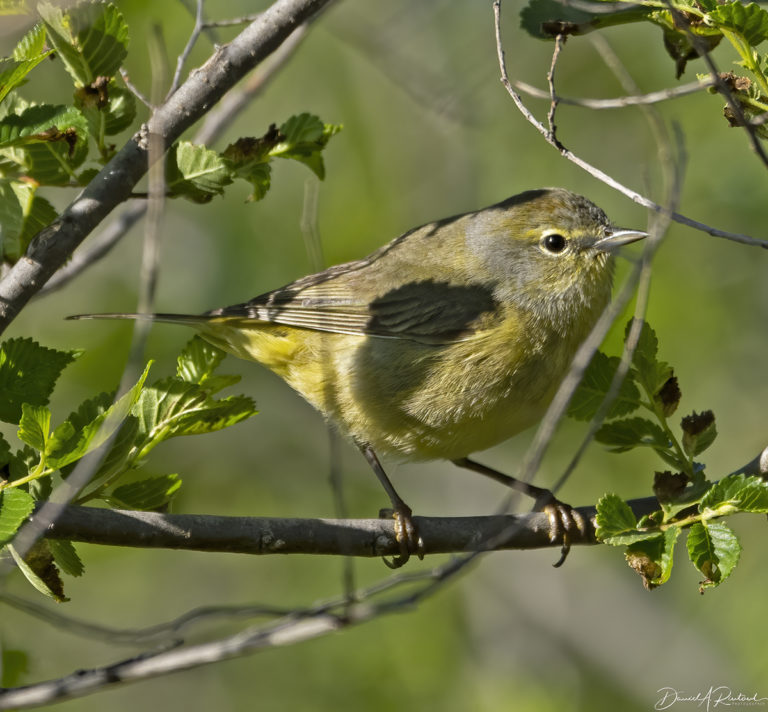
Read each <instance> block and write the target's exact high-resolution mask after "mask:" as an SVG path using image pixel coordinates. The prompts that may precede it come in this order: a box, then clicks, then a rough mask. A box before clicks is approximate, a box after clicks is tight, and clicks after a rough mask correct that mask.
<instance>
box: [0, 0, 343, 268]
mask: <svg viewBox="0 0 768 712" xmlns="http://www.w3.org/2000/svg"><path fill="white" fill-rule="evenodd" d="M37 16H38V18H39V22H38V23H37V24H36V25H35V26H34V27H33V28H32V29H31V30H30V31H29V32H27V34H26V35H24V37H23V38H22V39H21V40H20V41H19V43H18V44H17V45H16V47H15V49H14V51H13V54H12V56H10V57H7V58H4V59H0V259H2V260H3V261H6V262H9V263H14V262H15V261H17V260H18V259H19V258H20V257H21V256H22V255H23V254H24V252H25V250H26V248H27V246H28V245H29V242H30V241H31V240H32V238H33V237H34V236H35V235H36V234H37V233H38V232H39V231H40V230H41V229H43V228H44V227H45V226H47V225H49V224H50V223H51V222H53V220H55V218H56V217H57V211H56V210H55V208H54V207H53V206H52V204H51V203H50V202H49V201H48V199H47V198H45V197H44V196H43V195H41V194H40V191H39V188H40V187H41V186H44V187H50V186H56V187H78V186H84V185H87V184H88V183H89V182H90V181H91V180H92V179H93V177H94V176H95V175H96V173H97V172H98V170H99V168H100V167H101V166H103V165H105V164H106V163H107V162H108V161H109V160H110V159H111V158H112V157H113V156H114V155H115V152H116V147H115V145H114V144H113V143H110V137H112V136H115V135H117V134H120V133H122V132H124V131H127V130H129V129H132V130H134V131H136V130H137V129H138V127H139V118H138V111H137V104H136V100H135V98H134V95H133V93H132V92H131V91H130V90H129V89H128V88H127V87H126V86H121V84H120V81H121V77H120V75H119V72H120V69H121V67H122V64H123V62H124V61H125V59H126V56H127V54H128V44H129V31H128V26H127V24H126V22H125V20H124V18H123V15H122V14H121V12H120V11H119V9H118V7H117V5H115V4H112V3H94V2H80V3H78V4H76V5H73V6H71V7H67V8H63V7H58V6H55V5H53V4H51V3H49V2H46V1H43V2H40V3H38V5H37ZM53 56H55V57H57V58H58V59H59V60H60V62H57V63H55V64H48V63H47V64H46V66H47V67H48V71H58V70H57V67H58V65H61V66H63V67H64V69H65V70H66V72H67V74H68V77H69V80H70V81H71V83H72V87H73V95H72V102H71V103H70V104H67V105H63V104H61V105H54V104H48V103H35V102H32V101H29V100H27V99H25V98H22V96H21V95H20V94H19V92H18V91H17V90H18V89H19V88H20V87H22V86H23V85H24V84H25V83H26V81H27V77H28V75H29V73H30V72H32V71H33V70H34V69H35V68H36V67H38V66H40V65H41V63H42V62H43V61H44V60H45V59H47V58H50V57H53ZM38 71H39V70H38ZM340 129H341V127H340V126H335V125H331V124H324V123H323V122H322V121H320V119H318V118H317V117H316V116H313V115H311V114H306V113H304V114H299V115H296V116H292V117H290V118H289V119H288V120H287V121H285V122H284V123H283V124H282V125H281V126H280V128H279V129H278V128H277V127H276V126H272V127H270V129H269V131H267V133H266V134H265V135H264V136H263V137H261V138H250V139H249V138H243V139H240V140H239V141H237V142H236V143H234V144H233V145H232V146H230V147H229V148H228V149H227V150H226V151H224V152H223V153H219V152H217V151H213V150H211V149H208V148H206V147H205V146H198V145H194V144H192V143H190V142H187V141H183V142H179V143H177V144H174V145H173V146H172V147H171V148H170V150H169V152H168V156H167V159H166V185H167V190H168V194H169V196H170V197H183V198H187V199H188V200H192V201H194V202H198V203H205V202H208V201H210V200H211V199H212V198H213V197H214V196H215V195H219V194H221V193H222V192H223V190H224V188H225V186H227V185H229V184H230V183H232V182H233V181H234V180H235V179H237V178H240V179H243V180H246V181H248V182H249V183H250V184H251V185H252V186H253V192H252V195H251V199H252V200H259V199H261V198H263V197H264V195H265V194H266V193H267V191H268V190H269V187H270V174H271V166H270V162H271V161H272V160H273V159H274V158H288V159H293V160H297V161H300V162H301V163H304V164H305V165H307V166H308V167H309V168H310V169H311V170H312V171H313V172H314V173H315V174H316V175H317V176H318V177H320V178H323V177H324V174H325V168H324V165H323V157H322V151H323V149H324V148H325V146H326V144H327V143H328V141H329V140H330V138H331V137H332V136H333V135H334V134H336V133H337V132H338V131H339V130H340Z"/></svg>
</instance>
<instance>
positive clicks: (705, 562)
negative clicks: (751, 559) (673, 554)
mask: <svg viewBox="0 0 768 712" xmlns="http://www.w3.org/2000/svg"><path fill="white" fill-rule="evenodd" d="M687 546H688V556H689V558H690V559H691V561H692V562H693V565H694V566H695V567H696V568H697V569H698V570H699V571H701V573H702V574H704V577H705V580H704V581H703V582H702V584H701V590H702V591H703V589H706V588H712V587H714V586H717V585H718V584H721V583H722V582H723V581H725V579H726V578H728V576H729V575H730V573H731V572H732V571H733V569H734V567H735V566H736V564H737V563H738V562H739V556H740V554H741V544H739V540H738V538H737V537H736V535H735V534H734V533H733V531H732V530H731V529H730V527H728V526H727V525H726V524H723V523H721V522H713V523H707V524H703V523H701V522H696V523H695V524H694V525H693V526H692V527H691V528H690V530H689V532H688V542H687Z"/></svg>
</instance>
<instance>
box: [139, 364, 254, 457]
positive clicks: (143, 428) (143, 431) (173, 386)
mask: <svg viewBox="0 0 768 712" xmlns="http://www.w3.org/2000/svg"><path fill="white" fill-rule="evenodd" d="M256 412H257V411H256V409H255V404H254V402H253V400H252V399H251V398H247V397H245V396H231V397H229V398H223V399H221V400H216V399H214V398H211V397H210V395H209V394H208V393H207V392H206V391H205V390H204V389H202V388H201V387H200V386H198V385H196V384H194V383H187V382H185V381H180V380H178V379H174V378H167V379H164V380H161V381H158V382H157V383H155V384H153V385H152V386H150V387H148V388H145V389H144V391H143V392H142V394H141V397H140V399H139V401H138V403H137V404H136V407H135V408H134V415H136V416H137V417H138V419H139V437H138V438H137V443H138V442H141V445H140V455H139V457H143V456H144V455H146V453H147V452H149V450H151V449H152V448H153V447H155V446H156V445H158V444H159V443H161V442H163V441H164V440H167V439H168V438H172V437H177V436H180V435H198V434H201V433H211V432H214V431H215V430H221V429H222V428H226V427H229V426H230V425H234V424H235V423H239V422H240V421H241V420H245V419H246V418H250V417H251V416H252V415H255V413H256Z"/></svg>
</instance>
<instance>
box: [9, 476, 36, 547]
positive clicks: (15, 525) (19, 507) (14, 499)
mask: <svg viewBox="0 0 768 712" xmlns="http://www.w3.org/2000/svg"><path fill="white" fill-rule="evenodd" d="M34 508H35V502H34V500H33V499H32V497H31V496H30V495H29V493H27V492H24V490H20V489H19V488H18V487H14V488H13V489H7V490H3V491H2V492H0V548H1V547H3V546H5V545H6V544H7V543H8V542H9V541H11V540H12V539H13V537H15V536H16V532H17V531H18V530H19V528H20V527H21V525H22V524H24V522H25V521H27V517H29V515H30V514H32V510H33V509H34Z"/></svg>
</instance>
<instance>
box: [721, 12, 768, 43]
mask: <svg viewBox="0 0 768 712" xmlns="http://www.w3.org/2000/svg"><path fill="white" fill-rule="evenodd" d="M707 19H708V20H709V21H710V22H711V23H714V24H715V25H716V26H718V27H719V28H721V29H727V30H731V31H732V32H737V33H738V34H740V35H741V36H742V37H743V38H744V39H745V40H746V41H747V43H748V44H750V45H751V46H752V47H757V45H759V44H760V43H761V42H763V41H764V40H765V39H766V38H768V12H766V10H765V9H764V8H762V7H760V6H759V5H758V4H757V3H754V2H751V3H749V5H743V4H742V3H741V2H731V3H728V4H727V5H719V6H718V7H716V8H714V9H713V10H711V11H710V12H709V13H708V15H707Z"/></svg>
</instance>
